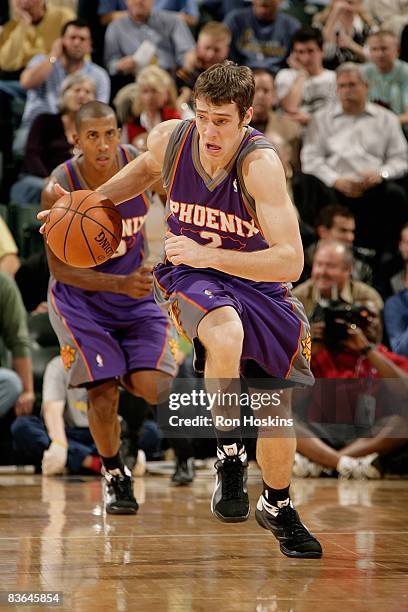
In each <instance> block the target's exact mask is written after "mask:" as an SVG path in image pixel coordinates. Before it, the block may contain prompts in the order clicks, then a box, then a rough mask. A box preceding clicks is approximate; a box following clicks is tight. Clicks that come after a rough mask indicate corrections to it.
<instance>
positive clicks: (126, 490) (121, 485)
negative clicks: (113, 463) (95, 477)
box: [102, 466, 139, 514]
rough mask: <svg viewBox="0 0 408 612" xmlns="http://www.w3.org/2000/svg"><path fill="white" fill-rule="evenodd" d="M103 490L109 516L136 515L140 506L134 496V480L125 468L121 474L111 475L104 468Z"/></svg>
mask: <svg viewBox="0 0 408 612" xmlns="http://www.w3.org/2000/svg"><path fill="white" fill-rule="evenodd" d="M102 488H103V499H104V503H105V508H106V512H107V513H108V514H136V512H137V510H138V508H139V505H138V503H137V501H136V499H135V496H134V495H133V480H132V475H131V473H130V471H129V469H128V468H127V467H126V466H125V467H124V468H123V472H121V473H120V474H111V472H108V470H106V469H105V468H104V467H102Z"/></svg>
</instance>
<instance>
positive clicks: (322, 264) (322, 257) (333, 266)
mask: <svg viewBox="0 0 408 612" xmlns="http://www.w3.org/2000/svg"><path fill="white" fill-rule="evenodd" d="M350 274H351V270H350V268H348V267H347V265H346V264H345V262H344V253H343V252H342V251H341V250H340V249H338V248H337V247H335V246H327V247H321V248H320V249H318V251H317V252H316V254H315V256H314V259H313V267H312V279H313V281H314V284H315V286H316V287H317V289H319V291H320V293H321V295H322V296H324V297H331V289H332V287H337V290H338V291H341V290H342V289H343V287H344V285H345V284H346V282H347V281H348V280H349V278H350Z"/></svg>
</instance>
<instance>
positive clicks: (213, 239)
mask: <svg viewBox="0 0 408 612" xmlns="http://www.w3.org/2000/svg"><path fill="white" fill-rule="evenodd" d="M200 238H204V240H209V241H210V242H207V244H206V245H205V246H209V247H212V248H214V249H217V248H218V247H220V246H221V245H222V238H221V236H220V235H219V234H216V233H215V232H207V231H206V230H203V231H202V232H200Z"/></svg>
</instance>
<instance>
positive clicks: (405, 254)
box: [399, 227, 408, 261]
mask: <svg viewBox="0 0 408 612" xmlns="http://www.w3.org/2000/svg"><path fill="white" fill-rule="evenodd" d="M399 250H400V253H401V257H402V259H403V260H404V261H408V227H406V228H405V229H403V230H402V232H401V239H400V242H399Z"/></svg>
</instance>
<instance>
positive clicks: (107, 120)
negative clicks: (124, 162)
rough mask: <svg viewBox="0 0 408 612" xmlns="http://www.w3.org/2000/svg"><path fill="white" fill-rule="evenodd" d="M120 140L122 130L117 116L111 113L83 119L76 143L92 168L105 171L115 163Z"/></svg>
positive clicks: (86, 162) (85, 161)
mask: <svg viewBox="0 0 408 612" xmlns="http://www.w3.org/2000/svg"><path fill="white" fill-rule="evenodd" d="M119 140H120V130H118V127H117V123H116V118H115V117H114V116H113V115H111V116H109V117H99V118H98V119H83V120H82V123H81V128H80V130H79V134H78V136H77V139H76V144H77V146H78V147H79V148H80V149H81V150H82V153H83V155H84V163H85V164H86V165H87V166H90V167H91V168H92V170H96V171H97V172H101V173H104V172H106V171H109V170H111V168H112V167H113V166H114V164H115V157H116V153H117V147H118V144H119Z"/></svg>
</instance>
